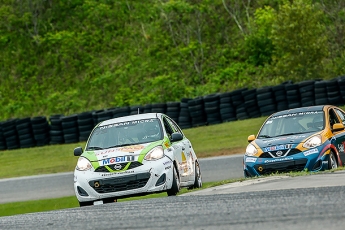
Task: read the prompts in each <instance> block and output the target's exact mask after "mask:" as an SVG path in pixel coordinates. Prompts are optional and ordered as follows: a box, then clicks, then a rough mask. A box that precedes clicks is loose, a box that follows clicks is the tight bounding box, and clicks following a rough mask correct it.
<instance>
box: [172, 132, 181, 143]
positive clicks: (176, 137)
mask: <svg viewBox="0 0 345 230" xmlns="http://www.w3.org/2000/svg"><path fill="white" fill-rule="evenodd" d="M182 139H183V136H182V134H181V133H173V134H171V139H170V140H171V142H175V141H180V140H182Z"/></svg>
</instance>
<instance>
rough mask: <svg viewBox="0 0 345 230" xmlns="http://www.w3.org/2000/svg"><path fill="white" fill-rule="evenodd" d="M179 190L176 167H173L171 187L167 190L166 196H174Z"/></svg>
mask: <svg viewBox="0 0 345 230" xmlns="http://www.w3.org/2000/svg"><path fill="white" fill-rule="evenodd" d="M179 191H180V178H179V176H178V173H177V170H176V167H175V166H174V167H173V182H172V186H171V189H169V190H168V191H167V193H168V196H176V194H177V193H178V192H179Z"/></svg>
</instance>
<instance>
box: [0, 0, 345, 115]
mask: <svg viewBox="0 0 345 230" xmlns="http://www.w3.org/2000/svg"><path fill="white" fill-rule="evenodd" d="M344 8H345V5H344V4H343V3H342V1H340V0H337V1H311V0H308V1H303V0H296V1H286V0H274V1H267V0H259V1H250V0H245V1H239V0H214V1H212V0H203V1H199V0H198V1H196V0H173V1H172V0H169V1H157V0H146V1H126V0H119V1H109V0H100V1H96V0H75V1H67V0H62V1H59V2H54V1H51V0H48V1H43V0H32V1H20V2H18V1H13V0H0V19H1V20H0V64H1V68H0V107H1V113H0V120H5V119H9V118H14V117H25V116H36V115H47V116H48V115H51V114H54V113H58V114H66V115H68V114H72V113H77V112H82V111H89V110H93V109H102V108H109V107H119V106H127V105H134V104H142V105H144V104H147V103H156V102H166V101H179V100H180V99H181V98H184V97H189V98H193V97H197V96H203V95H205V94H210V93H216V92H225V91H231V90H234V89H237V88H240V87H261V86H265V85H272V84H279V83H281V82H283V81H286V80H294V81H301V80H304V79H307V78H318V77H320V78H332V77H335V76H337V75H342V74H344V67H343V66H344V61H343V60H344V58H343V57H344V50H345V45H344V39H343V38H344V36H345V30H344V29H343V26H342V25H343V24H344V22H345V17H344V15H345V13H344V12H345V11H344Z"/></svg>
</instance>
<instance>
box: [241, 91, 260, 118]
mask: <svg viewBox="0 0 345 230" xmlns="http://www.w3.org/2000/svg"><path fill="white" fill-rule="evenodd" d="M242 95H243V99H244V104H245V107H246V111H247V114H248V116H249V117H250V118H256V117H260V116H261V111H260V107H259V106H258V100H257V91H256V89H249V90H245V91H242Z"/></svg>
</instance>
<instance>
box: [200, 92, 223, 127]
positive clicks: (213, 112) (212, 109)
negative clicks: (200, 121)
mask: <svg viewBox="0 0 345 230" xmlns="http://www.w3.org/2000/svg"><path fill="white" fill-rule="evenodd" d="M203 99H204V110H205V114H206V122H207V124H208V125H213V124H220V123H222V118H221V116H220V107H219V104H220V102H219V94H210V95H207V96H205V97H203Z"/></svg>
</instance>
